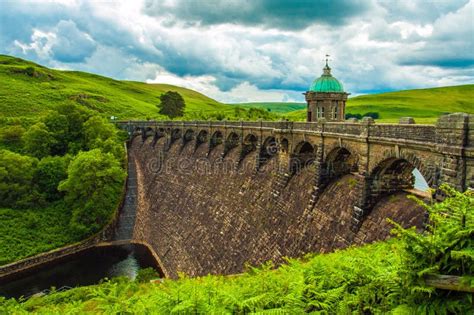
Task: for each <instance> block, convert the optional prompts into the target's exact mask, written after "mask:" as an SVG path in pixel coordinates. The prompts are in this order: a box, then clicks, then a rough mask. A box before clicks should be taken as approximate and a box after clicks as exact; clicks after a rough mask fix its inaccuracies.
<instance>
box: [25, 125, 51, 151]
mask: <svg viewBox="0 0 474 315" xmlns="http://www.w3.org/2000/svg"><path fill="white" fill-rule="evenodd" d="M23 142H24V149H25V151H26V153H28V154H30V155H32V156H34V157H37V158H39V159H41V158H43V157H45V156H48V155H50V154H51V148H52V147H53V145H54V143H55V140H54V137H53V135H52V134H51V133H50V132H49V130H48V128H47V127H46V125H45V124H44V123H42V122H39V123H36V124H34V125H33V126H31V127H30V128H29V129H28V131H27V132H26V133H25V134H24V135H23Z"/></svg>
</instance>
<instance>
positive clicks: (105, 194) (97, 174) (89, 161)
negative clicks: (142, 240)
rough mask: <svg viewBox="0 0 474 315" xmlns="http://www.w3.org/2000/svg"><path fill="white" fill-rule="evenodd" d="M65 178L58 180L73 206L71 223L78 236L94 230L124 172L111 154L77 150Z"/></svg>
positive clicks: (113, 200) (103, 218)
mask: <svg viewBox="0 0 474 315" xmlns="http://www.w3.org/2000/svg"><path fill="white" fill-rule="evenodd" d="M67 174H68V177H67V179H66V180H64V181H63V182H61V183H60V185H59V187H58V189H59V191H64V192H66V196H65V200H66V202H67V203H68V204H69V205H70V206H71V207H72V209H73V216H72V219H71V225H72V227H73V228H75V230H76V232H77V233H78V234H79V235H86V234H88V233H91V232H96V231H98V229H99V228H100V227H101V226H103V225H104V224H105V223H106V222H107V220H108V219H109V218H110V210H111V205H114V204H116V201H117V200H118V199H119V196H120V193H121V191H122V185H123V181H124V179H125V176H126V173H125V171H124V170H123V169H122V167H121V165H120V163H119V161H117V160H116V159H115V157H114V156H113V155H112V154H111V153H103V152H102V151H101V150H99V149H93V150H91V151H87V152H80V153H79V154H78V155H77V156H76V157H75V158H74V159H73V160H72V161H71V163H70V164H69V167H68V170H67Z"/></svg>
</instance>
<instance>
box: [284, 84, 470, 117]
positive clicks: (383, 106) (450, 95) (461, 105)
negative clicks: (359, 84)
mask: <svg viewBox="0 0 474 315" xmlns="http://www.w3.org/2000/svg"><path fill="white" fill-rule="evenodd" d="M346 112H347V113H351V114H361V115H363V114H365V113H367V112H377V113H379V115H380V121H382V122H396V121H398V119H399V118H400V117H404V116H411V117H415V118H416V121H417V122H420V123H421V122H434V121H436V119H437V117H439V116H441V115H443V114H445V113H455V112H466V113H474V84H469V85H459V86H448V87H440V88H430V89H418V90H406V91H397V92H387V93H380V94H372V95H361V96H356V97H353V98H350V99H349V100H348V101H347V109H346ZM287 116H288V118H290V119H292V120H305V119H306V110H305V109H303V110H298V111H293V112H290V113H288V115H287Z"/></svg>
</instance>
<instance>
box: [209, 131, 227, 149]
mask: <svg viewBox="0 0 474 315" xmlns="http://www.w3.org/2000/svg"><path fill="white" fill-rule="evenodd" d="M223 142H224V135H223V134H222V132H221V131H219V130H217V131H214V133H213V134H212V136H211V142H210V147H209V150H212V149H213V148H215V147H216V146H218V145H219V144H222V143H223Z"/></svg>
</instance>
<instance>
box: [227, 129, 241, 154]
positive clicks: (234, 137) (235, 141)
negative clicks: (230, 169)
mask: <svg viewBox="0 0 474 315" xmlns="http://www.w3.org/2000/svg"><path fill="white" fill-rule="evenodd" d="M239 142H240V137H239V135H238V134H237V133H235V132H233V131H232V132H230V133H229V135H228V136H227V139H226V140H225V149H224V155H225V154H227V153H228V152H229V151H230V150H232V149H233V148H235V147H237V146H238V145H239Z"/></svg>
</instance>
